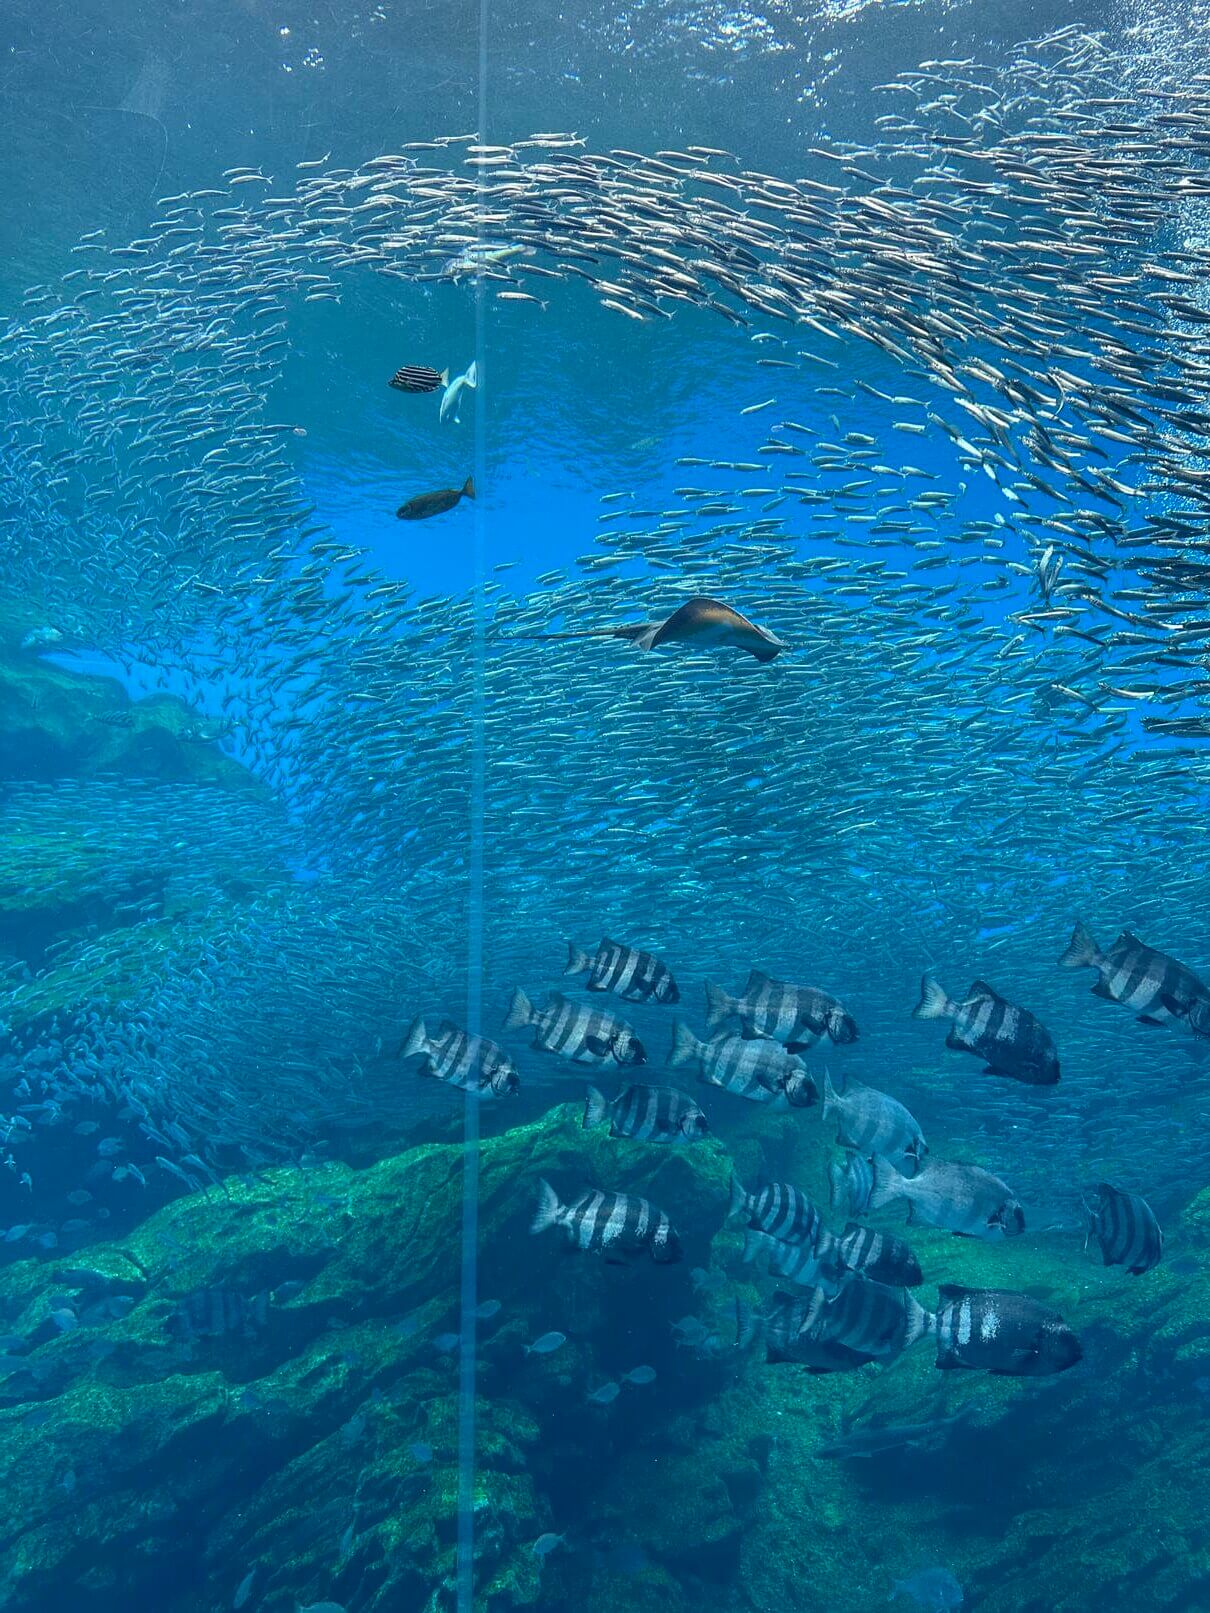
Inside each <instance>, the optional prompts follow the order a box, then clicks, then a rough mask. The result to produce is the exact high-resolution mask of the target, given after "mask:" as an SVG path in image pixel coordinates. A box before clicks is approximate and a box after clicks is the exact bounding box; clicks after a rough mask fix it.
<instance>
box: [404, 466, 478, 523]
mask: <svg viewBox="0 0 1210 1613" xmlns="http://www.w3.org/2000/svg"><path fill="white" fill-rule="evenodd" d="M474 496H475V478H474V477H473V476H468V477H467V478H466V481H465V482H464V483H463V484H462V486H461V487H443V488H442V489H441V490H440V492H437V493H417V495H416V497H415V498H410V499H409V500H408V501H407V503H406V504H401V505H400V506H399V508H398V509H397V510H396V511H395V514H396V516H397V517H398V519H399V520H400V521H427V520H428V518H429V516H430V515H444V514H445V512H446V510H452V509H453V508H454V506H455V504H460V503H461V502H462V500H463V499H464V498H474Z"/></svg>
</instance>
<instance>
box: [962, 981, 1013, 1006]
mask: <svg viewBox="0 0 1210 1613" xmlns="http://www.w3.org/2000/svg"><path fill="white" fill-rule="evenodd" d="M968 995H969V996H971V997H994V998H995V999H996V1001H997V1002H998V1003H1002V1002H1003V1001H1004V998H1003V997H1001V995H1000V993H999V992H998V991H997V990H996V988H995V986H989V985H988V983H987V981H986V980H976V981H975V982H974V983H973V984H972V986H971V989H970V991H969V993H968Z"/></svg>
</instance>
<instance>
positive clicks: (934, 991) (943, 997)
mask: <svg viewBox="0 0 1210 1613" xmlns="http://www.w3.org/2000/svg"><path fill="white" fill-rule="evenodd" d="M953 1017H954V1005H953V1003H952V1002H950V1000H949V997H948V996H947V994H946V991H945V987H944V986H943V985H942V984H941V983H940V981H937V980H934V979H933V977H932V975H925V977H924V979H923V980H922V981H921V982H920V1001H919V1002H918V1003H917V1004H916V1006H915V1008H913V1009H912V1018H913V1019H952V1018H953Z"/></svg>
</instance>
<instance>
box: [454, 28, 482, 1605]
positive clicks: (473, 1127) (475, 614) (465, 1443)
mask: <svg viewBox="0 0 1210 1613" xmlns="http://www.w3.org/2000/svg"><path fill="white" fill-rule="evenodd" d="M487 5H488V0H479V104H478V115H477V118H476V125H477V130H478V133H477V139H478V141H479V143H480V144H484V143H486V140H487ZM486 182H487V175H486V172H485V170H484V169H483V168H479V169H478V170H477V173H476V202H477V207H476V219H475V239H476V241H477V243H478V246H479V250H480V253H482V251H483V248H484V246H485V244H486V243H485V241H484V237H483V211H484V192H485V187H486ZM474 288H475V290H474V305H475V364H476V381H477V385H476V387H475V391H474V404H475V412H474V431H475V442H474V477H475V494H474V499H473V502H472V511H473V519H472V536H471V572H472V574H471V598H472V613H471V616H472V627H471V634H472V645H471V702H470V789H469V792H468V793H469V798H470V799H469V815H468V845H467V911H466V1024H467V1029H468V1031H469V1032H470V1033H471V1035H472V1036H477V1035H478V1034H479V1032H480V1029H481V1026H482V1016H483V815H484V700H485V670H484V655H485V638H486V633H485V615H486V598H485V596H484V591H483V589H484V578H485V572H486V548H487V541H486V539H487V519H486V515H485V514H484V511H483V507H482V505H481V504H480V502H479V500H480V496H481V494H482V491H483V488H484V486H485V478H484V465H485V460H486V437H487V432H486V420H485V411H484V403H483V398H484V389H483V382H482V377H483V347H484V340H483V337H484V326H485V318H484V314H485V296H486V287H485V284H484V280H483V276H482V274H480V273H476V275H475V276H474ZM479 1101H480V1100H479V1095H478V1093H477V1092H474V1091H471V1090H470V1089H469V1088H468V1090H467V1093H466V1098H465V1101H464V1105H463V1131H462V1266H461V1298H460V1307H459V1309H460V1316H459V1332H460V1334H461V1345H460V1348H459V1353H458V1556H457V1606H458V1613H472V1610H473V1608H474V1600H475V1365H476V1343H477V1341H476V1337H475V1321H476V1317H475V1306H476V1304H477V1302H478V1277H479V1273H478V1253H479V1250H478V1245H479Z"/></svg>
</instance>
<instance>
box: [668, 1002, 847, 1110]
mask: <svg viewBox="0 0 1210 1613" xmlns="http://www.w3.org/2000/svg"><path fill="white" fill-rule="evenodd" d="M668 1063H669V1064H670V1065H671V1066H672V1067H673V1068H674V1069H675V1068H677V1067H678V1066H680V1065H682V1064H692V1065H695V1066H696V1067H697V1078H698V1080H699V1081H702V1082H704V1083H705V1084H706V1085H707V1086H712V1087H722V1088H723V1090H724V1091H725V1092H733V1093H734V1094H735V1095H736V1097H738V1098H748V1099H749V1100H750V1101H751V1102H752V1103H771V1104H775V1105H777V1106H778V1107H779V1108H783V1109H784V1108H786V1107H787V1106H789V1107H791V1108H796V1109H805V1108H808V1107H809V1106H810V1105H811V1104H813V1103H816V1102H817V1101H818V1096H819V1095H818V1093H817V1092H816V1090H815V1084H814V1082H813V1081H812V1079H811V1077H810V1076H809V1075H808V1074H807V1068H806V1065H805V1064H803V1062H802V1060H801V1059H798V1058H796V1057H795V1056H794V1055H793V1054H792V1053H787V1051H786V1049H785V1048H784V1047H782V1046H781V1044H780V1043H779V1042H773V1041H767V1040H765V1039H764V1038H763V1037H755V1038H749V1037H745V1036H735V1035H730V1034H724V1035H722V1036H714V1037H711V1039H710V1041H708V1042H703V1041H701V1040H699V1038H698V1037H696V1036H695V1035H694V1034H693V1032H692V1031H691V1030H690V1029H689V1027H688V1025H686V1024H684V1023H683V1022H682V1021H678V1022H677V1025H676V1028H675V1030H674V1031H673V1040H672V1051H671V1053H670V1054H669V1055H668Z"/></svg>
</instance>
